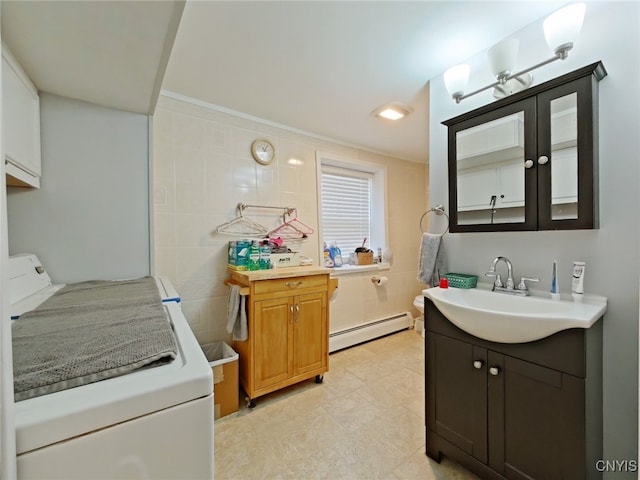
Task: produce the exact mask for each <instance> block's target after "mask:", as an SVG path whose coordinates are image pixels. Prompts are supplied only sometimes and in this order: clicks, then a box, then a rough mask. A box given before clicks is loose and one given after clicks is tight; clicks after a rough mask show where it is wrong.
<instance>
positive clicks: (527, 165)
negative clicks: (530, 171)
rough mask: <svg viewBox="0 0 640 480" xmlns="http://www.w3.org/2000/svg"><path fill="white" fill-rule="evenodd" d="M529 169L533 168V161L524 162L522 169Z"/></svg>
mask: <svg viewBox="0 0 640 480" xmlns="http://www.w3.org/2000/svg"><path fill="white" fill-rule="evenodd" d="M531 167H533V160H525V162H524V168H531Z"/></svg>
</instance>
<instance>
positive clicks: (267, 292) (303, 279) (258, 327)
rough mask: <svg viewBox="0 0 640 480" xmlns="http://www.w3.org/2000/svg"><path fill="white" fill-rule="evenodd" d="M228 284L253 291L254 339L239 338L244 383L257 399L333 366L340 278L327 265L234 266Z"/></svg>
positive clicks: (318, 376)
mask: <svg viewBox="0 0 640 480" xmlns="http://www.w3.org/2000/svg"><path fill="white" fill-rule="evenodd" d="M229 274H230V277H231V278H230V279H229V280H228V281H227V283H228V284H235V285H239V286H240V287H242V288H241V294H243V295H247V302H246V305H247V322H248V335H249V336H248V338H247V340H245V341H234V342H233V348H234V350H235V351H236V352H238V353H239V354H240V384H241V385H242V387H243V388H244V391H245V392H246V394H247V396H248V399H249V407H253V406H254V405H255V403H254V399H255V398H257V397H260V396H262V395H265V394H267V393H271V392H273V391H275V390H279V389H281V388H283V387H287V386H289V385H293V384H295V383H298V382H301V381H303V380H308V379H310V378H313V377H315V379H316V382H317V383H321V382H322V380H323V375H324V373H325V372H327V371H328V370H329V298H330V296H331V294H332V293H333V291H334V290H335V288H337V280H336V279H332V278H330V276H329V274H330V270H328V269H326V268H322V267H289V268H281V269H272V270H257V271H236V270H233V269H229Z"/></svg>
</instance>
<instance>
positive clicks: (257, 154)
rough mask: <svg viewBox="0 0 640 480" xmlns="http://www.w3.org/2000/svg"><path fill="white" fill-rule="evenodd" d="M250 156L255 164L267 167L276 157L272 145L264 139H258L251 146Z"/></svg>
mask: <svg viewBox="0 0 640 480" xmlns="http://www.w3.org/2000/svg"><path fill="white" fill-rule="evenodd" d="M251 155H253V158H254V159H255V160H256V162H258V163H260V164H262V165H269V164H270V163H271V162H272V161H273V159H274V158H275V156H276V150H275V148H273V144H272V143H271V142H270V141H269V140H267V139H266V138H258V139H256V140H254V141H253V143H252V144H251Z"/></svg>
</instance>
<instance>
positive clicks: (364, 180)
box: [321, 165, 373, 256]
mask: <svg viewBox="0 0 640 480" xmlns="http://www.w3.org/2000/svg"><path fill="white" fill-rule="evenodd" d="M372 180H373V174H372V173H369V172H363V171H359V170H350V169H346V168H341V167H333V166H328V165H323V166H322V170H321V190H322V231H323V236H324V238H323V241H324V242H326V243H327V246H330V245H331V244H332V243H333V242H336V244H337V245H338V247H339V248H340V250H341V251H342V255H343V256H348V255H349V253H351V252H353V251H355V249H356V247H360V246H362V242H363V240H364V239H365V238H367V239H368V241H367V247H369V241H370V240H371V192H372ZM369 248H370V247H369Z"/></svg>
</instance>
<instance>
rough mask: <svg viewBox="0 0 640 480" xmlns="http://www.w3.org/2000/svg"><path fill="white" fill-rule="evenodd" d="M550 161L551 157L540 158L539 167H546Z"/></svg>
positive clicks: (543, 156)
mask: <svg viewBox="0 0 640 480" xmlns="http://www.w3.org/2000/svg"><path fill="white" fill-rule="evenodd" d="M548 161H549V157H547V156H546V155H542V156H541V157H540V158H538V164H539V165H544V164H545V163H547V162H548Z"/></svg>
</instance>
